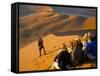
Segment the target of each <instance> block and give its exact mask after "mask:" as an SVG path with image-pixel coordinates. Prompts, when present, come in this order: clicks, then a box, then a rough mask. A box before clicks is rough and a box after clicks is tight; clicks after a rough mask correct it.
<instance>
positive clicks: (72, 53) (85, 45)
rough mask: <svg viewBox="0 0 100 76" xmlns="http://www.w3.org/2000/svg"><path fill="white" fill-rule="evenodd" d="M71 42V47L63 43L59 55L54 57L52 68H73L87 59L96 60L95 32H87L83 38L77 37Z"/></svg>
mask: <svg viewBox="0 0 100 76" xmlns="http://www.w3.org/2000/svg"><path fill="white" fill-rule="evenodd" d="M69 43H70V44H71V47H70V49H69V47H67V45H66V44H64V43H63V44H62V45H61V49H59V52H58V54H57V56H56V57H55V58H54V63H53V64H52V66H51V69H52V68H55V69H58V70H59V69H61V70H65V69H72V68H73V67H75V66H77V65H81V64H82V63H84V62H85V61H95V60H96V56H97V55H96V54H97V45H96V44H97V43H96V35H95V34H92V33H90V32H88V33H85V35H84V36H83V37H82V38H77V39H75V40H73V41H70V42H69Z"/></svg>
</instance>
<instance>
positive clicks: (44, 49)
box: [43, 46, 46, 55]
mask: <svg viewBox="0 0 100 76" xmlns="http://www.w3.org/2000/svg"><path fill="white" fill-rule="evenodd" d="M43 51H44V54H45V55H46V50H45V48H44V46H43Z"/></svg>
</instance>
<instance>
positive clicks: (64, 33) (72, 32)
mask: <svg viewBox="0 0 100 76" xmlns="http://www.w3.org/2000/svg"><path fill="white" fill-rule="evenodd" d="M87 32H91V33H96V30H72V31H67V32H54V33H53V34H54V35H56V36H66V35H69V36H70V35H84V34H85V33H87Z"/></svg>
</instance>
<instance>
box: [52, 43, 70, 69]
mask: <svg viewBox="0 0 100 76" xmlns="http://www.w3.org/2000/svg"><path fill="white" fill-rule="evenodd" d="M62 46H63V47H62V48H61V49H60V50H59V52H58V54H57V56H56V57H55V58H54V63H53V65H52V67H51V68H53V67H54V68H55V69H61V70H65V69H70V65H71V56H70V53H68V50H67V48H66V46H65V44H63V45H62Z"/></svg>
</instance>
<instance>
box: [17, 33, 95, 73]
mask: <svg viewBox="0 0 100 76" xmlns="http://www.w3.org/2000/svg"><path fill="white" fill-rule="evenodd" d="M78 36H79V35H72V36H54V35H53V34H50V35H47V36H46V37H44V38H43V40H44V46H45V49H46V53H47V54H46V55H44V53H43V51H42V56H41V57H40V56H39V50H38V46H37V41H35V42H32V43H31V44H29V45H28V46H26V47H24V48H21V49H20V52H19V58H20V59H19V64H20V65H19V70H20V71H39V70H53V69H50V66H51V65H52V64H53V60H54V58H55V56H56V55H57V53H58V50H59V48H60V46H61V44H62V43H65V44H66V45H67V44H68V42H69V41H71V40H73V39H75V38H77V37H78ZM80 67H81V68H84V67H85V68H90V67H95V64H92V63H85V64H83V65H81V66H77V67H76V68H80Z"/></svg>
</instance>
